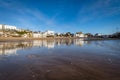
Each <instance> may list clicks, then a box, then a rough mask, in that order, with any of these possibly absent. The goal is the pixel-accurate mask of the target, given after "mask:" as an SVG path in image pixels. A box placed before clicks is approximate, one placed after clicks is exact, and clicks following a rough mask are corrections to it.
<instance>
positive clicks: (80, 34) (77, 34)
mask: <svg viewBox="0 0 120 80" xmlns="http://www.w3.org/2000/svg"><path fill="white" fill-rule="evenodd" d="M75 37H78V38H85V37H87V35H85V34H83V33H82V32H77V33H76V34H75Z"/></svg>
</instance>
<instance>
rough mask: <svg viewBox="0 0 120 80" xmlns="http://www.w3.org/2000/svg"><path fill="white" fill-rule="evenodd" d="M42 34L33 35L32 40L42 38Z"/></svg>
mask: <svg viewBox="0 0 120 80" xmlns="http://www.w3.org/2000/svg"><path fill="white" fill-rule="evenodd" d="M42 36H43V35H42V33H33V38H42Z"/></svg>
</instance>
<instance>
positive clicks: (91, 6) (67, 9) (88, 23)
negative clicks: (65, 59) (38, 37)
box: [0, 0, 120, 34]
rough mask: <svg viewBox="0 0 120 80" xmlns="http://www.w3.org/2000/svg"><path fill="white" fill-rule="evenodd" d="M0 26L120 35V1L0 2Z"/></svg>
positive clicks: (56, 0)
mask: <svg viewBox="0 0 120 80" xmlns="http://www.w3.org/2000/svg"><path fill="white" fill-rule="evenodd" d="M0 24H8V25H14V26H17V27H18V28H22V29H29V30H32V31H42V32H43V31H46V30H53V31H55V32H59V33H63V32H71V33H75V32H80V31H82V32H83V33H92V34H95V33H102V34H111V33H114V32H116V31H120V0H0Z"/></svg>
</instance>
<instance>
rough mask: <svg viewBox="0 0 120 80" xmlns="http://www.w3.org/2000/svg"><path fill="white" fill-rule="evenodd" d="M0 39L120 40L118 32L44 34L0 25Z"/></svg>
mask: <svg viewBox="0 0 120 80" xmlns="http://www.w3.org/2000/svg"><path fill="white" fill-rule="evenodd" d="M0 37H23V38H120V32H119V31H118V32H115V33H113V34H100V33H96V34H94V35H93V34H91V33H83V32H81V31H80V32H76V33H71V32H66V33H57V32H55V31H51V30H47V31H45V32H41V31H32V30H26V29H19V28H17V27H16V26H11V25H6V24H0Z"/></svg>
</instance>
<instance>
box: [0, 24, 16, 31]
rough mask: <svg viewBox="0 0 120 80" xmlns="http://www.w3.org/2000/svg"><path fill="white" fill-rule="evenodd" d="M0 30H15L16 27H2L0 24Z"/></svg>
mask: <svg viewBox="0 0 120 80" xmlns="http://www.w3.org/2000/svg"><path fill="white" fill-rule="evenodd" d="M0 29H2V30H3V29H4V30H17V28H16V26H11V25H3V24H0Z"/></svg>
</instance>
